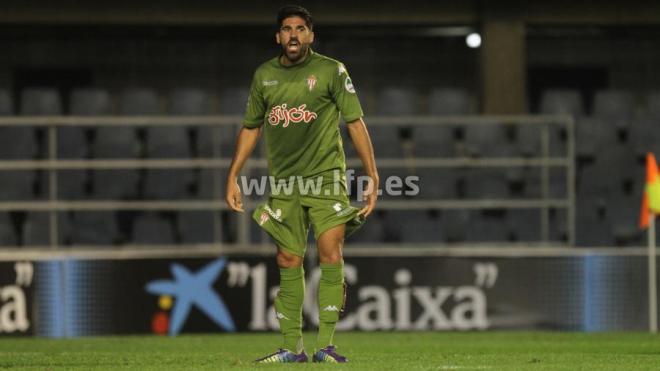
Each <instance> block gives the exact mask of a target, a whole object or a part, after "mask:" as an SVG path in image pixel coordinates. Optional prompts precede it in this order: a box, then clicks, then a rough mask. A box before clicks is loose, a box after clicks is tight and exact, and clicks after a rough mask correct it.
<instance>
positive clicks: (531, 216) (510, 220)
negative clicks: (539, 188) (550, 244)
mask: <svg viewBox="0 0 660 371" xmlns="http://www.w3.org/2000/svg"><path fill="white" fill-rule="evenodd" d="M506 219H507V225H508V230H509V233H510V234H511V235H513V239H514V240H515V241H518V242H538V241H540V240H541V237H542V236H541V212H540V211H539V210H538V209H509V210H507V216H506Z"/></svg>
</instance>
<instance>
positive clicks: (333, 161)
mask: <svg viewBox="0 0 660 371" xmlns="http://www.w3.org/2000/svg"><path fill="white" fill-rule="evenodd" d="M275 40H276V42H277V43H278V44H279V45H280V46H281V47H282V52H281V54H280V55H279V56H278V57H276V58H273V59H271V60H269V61H267V62H265V63H263V64H262V65H261V66H259V68H257V70H256V72H255V73H254V77H253V80H252V85H251V88H250V96H249V99H248V105H247V110H246V114H245V118H244V120H243V127H242V128H241V130H240V133H239V134H238V139H237V144H236V152H235V154H234V158H233V161H232V164H231V167H230V169H229V174H228V178H227V191H226V201H227V204H228V205H229V207H230V208H231V209H232V210H234V211H238V212H243V205H242V201H241V191H240V188H239V186H238V181H237V180H238V175H239V173H240V170H241V168H242V167H243V164H244V163H245V161H246V160H247V158H248V157H249V156H250V154H251V153H252V150H253V149H254V147H255V145H256V143H257V140H258V138H259V136H260V134H261V132H263V134H264V136H265V140H266V149H267V157H268V172H269V177H271V178H272V179H275V180H277V181H280V180H285V181H291V180H292V179H293V180H294V181H295V182H297V184H296V185H297V187H293V188H289V189H290V190H291V189H293V191H292V192H286V191H283V192H275V191H274V190H273V189H272V188H273V187H272V186H271V193H270V196H269V198H268V201H267V202H266V203H265V204H262V205H260V206H259V207H258V208H257V209H256V210H255V211H254V214H253V218H254V219H255V221H256V222H257V223H259V225H260V226H261V227H262V228H264V229H265V230H266V231H267V232H268V234H269V235H270V236H271V237H272V238H273V239H274V240H275V243H276V245H277V264H278V266H279V269H280V290H279V292H278V294H277V298H276V299H275V310H276V315H277V318H278V320H279V324H280V330H281V332H282V335H283V345H282V347H281V348H280V350H278V351H277V352H275V353H273V354H271V355H268V356H266V357H263V358H261V359H258V360H257V362H261V363H275V362H306V361H307V355H306V354H305V351H304V348H303V342H302V307H303V297H304V292H305V279H304V272H303V267H302V264H303V257H304V255H305V249H306V245H307V234H308V231H309V226H310V224H311V226H312V228H313V230H314V237H315V239H316V243H317V249H318V255H319V263H320V267H321V280H320V283H319V300H318V303H319V333H318V337H317V344H316V349H317V351H316V352H315V353H314V355H313V360H314V361H315V362H332V363H336V362H346V361H347V360H346V358H345V357H343V356H341V355H339V354H337V352H336V350H335V346H334V342H333V336H334V331H335V325H336V323H337V321H338V319H339V314H340V312H341V311H342V310H343V305H344V301H345V294H346V293H345V286H344V272H343V264H344V262H343V258H342V247H343V244H344V237H346V236H348V235H350V234H351V233H352V232H353V231H355V230H356V229H357V228H359V227H360V226H361V225H362V223H363V222H364V221H365V219H366V217H368V216H369V214H371V212H372V211H373V209H374V207H375V206H376V198H377V191H376V190H377V188H378V172H377V170H376V164H375V160H374V154H373V147H372V144H371V139H370V138H369V134H368V132H367V129H366V126H365V124H364V121H363V120H362V116H363V113H362V108H361V107H360V102H359V100H358V97H357V95H356V92H355V88H354V86H353V83H352V81H351V78H350V77H349V75H348V72H347V71H346V68H345V67H344V65H343V64H342V63H340V62H338V61H336V60H334V59H331V58H328V57H325V56H323V55H320V54H317V53H316V52H314V51H312V49H311V48H310V45H311V44H312V42H313V41H314V32H313V21H312V16H311V15H310V13H309V12H308V11H307V10H306V9H305V8H302V7H300V6H294V5H288V6H284V7H283V8H281V9H280V10H279V12H278V15H277V32H276V34H275ZM340 117H341V118H343V119H344V121H345V122H346V124H347V127H348V132H349V134H350V137H351V139H352V141H353V144H354V146H355V148H356V151H357V153H358V155H359V157H360V159H361V161H362V164H363V167H364V170H365V172H366V175H367V176H368V179H369V182H368V185H367V188H366V190H365V192H364V195H363V196H362V199H363V200H365V201H366V202H365V205H364V206H363V207H362V208H356V207H353V206H351V205H350V203H349V200H348V196H347V187H346V177H345V172H346V160H345V157H344V150H343V144H342V140H341V136H340V133H339V120H340ZM264 121H265V123H264ZM310 180H311V181H312V183H313V184H312V185H313V186H315V187H311V188H314V189H313V190H312V191H311V192H309V189H303V188H302V187H300V186H299V185H300V184H303V183H306V182H308V181H310ZM271 184H273V183H272V182H271ZM307 184H309V183H307ZM316 186H318V187H316ZM358 196H360V195H358Z"/></svg>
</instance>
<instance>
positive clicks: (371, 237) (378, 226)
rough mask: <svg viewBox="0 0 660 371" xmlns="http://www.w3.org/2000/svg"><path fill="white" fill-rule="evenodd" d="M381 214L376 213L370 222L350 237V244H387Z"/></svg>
mask: <svg viewBox="0 0 660 371" xmlns="http://www.w3.org/2000/svg"><path fill="white" fill-rule="evenodd" d="M381 214H382V213H381V212H379V211H375V212H374V213H373V214H371V215H370V216H369V220H368V221H367V222H366V223H364V225H362V227H360V229H358V230H357V231H355V233H354V234H352V235H351V236H350V237H348V242H349V243H383V242H385V223H384V221H383V217H382V216H381Z"/></svg>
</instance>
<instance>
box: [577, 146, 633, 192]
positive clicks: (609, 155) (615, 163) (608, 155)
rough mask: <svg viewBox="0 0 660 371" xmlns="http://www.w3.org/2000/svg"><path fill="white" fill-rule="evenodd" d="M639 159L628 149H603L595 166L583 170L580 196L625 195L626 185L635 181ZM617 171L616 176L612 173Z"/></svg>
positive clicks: (585, 167)
mask: <svg viewBox="0 0 660 371" xmlns="http://www.w3.org/2000/svg"><path fill="white" fill-rule="evenodd" d="M636 163H637V158H636V157H635V155H634V153H633V152H632V150H631V149H630V148H628V147H625V146H622V145H617V146H611V147H609V148H606V149H603V150H602V151H601V152H599V153H598V154H597V156H596V160H595V162H594V163H593V164H589V165H587V166H584V168H583V169H581V171H580V174H579V179H578V195H596V196H607V195H609V194H613V193H621V194H623V193H624V191H625V185H626V183H631V182H635V181H641V178H640V179H635V176H636V175H638V174H637V172H636V167H637V166H636ZM612 169H616V174H613V173H612Z"/></svg>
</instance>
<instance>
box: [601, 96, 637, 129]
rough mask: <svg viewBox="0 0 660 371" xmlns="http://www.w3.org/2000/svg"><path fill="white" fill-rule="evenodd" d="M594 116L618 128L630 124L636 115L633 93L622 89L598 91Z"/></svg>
mask: <svg viewBox="0 0 660 371" xmlns="http://www.w3.org/2000/svg"><path fill="white" fill-rule="evenodd" d="M593 116H594V117H595V118H597V119H599V120H601V121H603V122H605V123H606V124H608V125H610V126H613V127H616V128H625V127H627V126H629V125H630V124H631V120H632V119H633V116H634V106H633V97H632V94H630V93H629V92H626V91H622V90H601V91H598V92H596V96H595V98H594V114H593Z"/></svg>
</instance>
